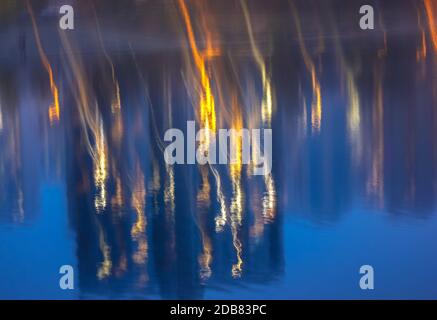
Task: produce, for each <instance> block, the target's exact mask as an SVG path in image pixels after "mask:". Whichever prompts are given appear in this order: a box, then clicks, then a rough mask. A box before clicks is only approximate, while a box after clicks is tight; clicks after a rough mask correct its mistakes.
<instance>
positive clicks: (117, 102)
mask: <svg viewBox="0 0 437 320" xmlns="http://www.w3.org/2000/svg"><path fill="white" fill-rule="evenodd" d="M92 7H93V11H94V18H95V20H96V26H97V34H98V38H99V41H100V45H101V47H102V51H103V54H104V56H105V58H106V61H107V62H108V64H109V66H110V68H111V77H112V84H113V86H114V91H115V92H114V96H113V98H112V101H111V110H112V112H113V113H116V112H119V111H120V110H121V99H120V86H119V84H118V80H117V77H116V75H115V68H114V63H113V62H112V59H111V57H110V56H109V54H108V52H107V51H106V48H105V45H104V43H103V38H102V33H101V31H100V23H99V19H98V17H97V12H96V9H95V7H94V5H93V6H92Z"/></svg>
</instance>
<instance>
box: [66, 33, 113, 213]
mask: <svg viewBox="0 0 437 320" xmlns="http://www.w3.org/2000/svg"><path fill="white" fill-rule="evenodd" d="M60 37H61V41H62V44H63V46H64V49H65V52H66V55H67V62H68V63H69V66H70V68H71V71H72V75H73V77H72V79H70V80H71V83H72V86H73V88H74V89H75V90H74V91H75V92H74V98H75V99H76V102H77V105H78V111H79V118H80V122H81V125H82V132H83V134H84V139H85V144H86V146H87V149H88V152H89V154H90V156H91V158H92V160H93V170H94V183H95V187H96V196H95V201H94V205H95V208H96V211H97V213H99V212H101V211H102V210H104V209H105V208H106V196H107V195H106V182H107V179H108V172H107V170H108V165H107V164H108V154H107V150H108V148H107V143H106V136H105V132H104V127H103V119H102V116H101V114H100V111H99V109H98V105H97V103H96V102H95V101H94V103H90V100H92V98H91V97H90V94H89V93H88V89H87V82H86V80H85V79H86V78H85V74H84V70H83V66H82V64H81V61H80V60H79V59H78V58H77V55H75V54H73V50H72V47H71V44H70V41H69V40H68V38H67V36H66V34H65V32H60ZM88 130H90V131H91V133H92V136H93V138H94V146H93V145H92V144H91V142H90V138H89V134H88Z"/></svg>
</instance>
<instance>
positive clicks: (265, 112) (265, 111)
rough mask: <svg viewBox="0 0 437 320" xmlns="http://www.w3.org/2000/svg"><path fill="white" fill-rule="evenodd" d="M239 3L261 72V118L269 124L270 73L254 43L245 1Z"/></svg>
mask: <svg viewBox="0 0 437 320" xmlns="http://www.w3.org/2000/svg"><path fill="white" fill-rule="evenodd" d="M240 3H241V7H242V9H243V14H244V20H245V22H246V28H247V32H248V34H249V40H250V46H251V49H252V54H253V57H254V59H255V61H256V64H257V66H258V68H259V70H260V73H261V79H262V87H263V96H262V102H261V118H262V120H263V122H264V123H266V124H268V125H270V121H271V118H272V113H273V93H272V85H271V79H270V75H269V74H268V72H267V67H266V64H265V62H264V58H263V56H262V54H261V52H260V50H259V48H258V46H257V44H256V41H255V37H254V36H253V30H252V22H251V20H250V14H249V10H248V8H247V5H246V2H245V1H244V0H241V1H240Z"/></svg>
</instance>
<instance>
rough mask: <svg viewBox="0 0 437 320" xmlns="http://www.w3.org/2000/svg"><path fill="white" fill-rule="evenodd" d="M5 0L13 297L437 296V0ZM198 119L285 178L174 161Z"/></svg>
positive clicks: (3, 129) (6, 254)
mask: <svg viewBox="0 0 437 320" xmlns="http://www.w3.org/2000/svg"><path fill="white" fill-rule="evenodd" d="M5 3H6V4H1V5H0V17H2V19H1V21H2V22H0V43H1V44H0V49H1V50H0V298H55V299H77V298H81V299H89V298H119V299H124V298H135V299H137V298H138V299H161V298H163V299H204V298H205V299H290V298H363V299H368V298H370V299H372V298H436V297H437V288H436V286H435V284H436V280H437V276H436V271H435V270H437V258H436V252H437V241H436V240H437V238H436V234H437V233H436V232H437V219H436V199H437V198H436V191H437V185H436V177H437V176H436V173H437V162H436V160H437V143H436V141H437V140H436V139H435V136H436V134H437V94H436V93H437V78H436V75H437V20H436V19H437V18H436V17H437V4H436V3H435V1H427V0H426V1H396V2H394V1H393V2H392V1H384V2H382V1H380V2H375V3H374V6H375V11H376V22H375V30H372V31H369V30H368V31H363V30H360V29H359V27H358V19H359V14H358V11H359V6H360V5H361V3H360V2H359V1H347V4H346V1H313V2H309V3H308V2H307V1H291V2H289V1H272V2H270V1H269V3H268V4H267V2H263V1H248V3H245V2H244V1H200V2H196V1H182V0H181V1H145V2H141V1H123V2H122V1H105V3H103V2H99V1H96V2H95V4H94V6H92V5H91V4H92V3H93V2H90V1H75V2H73V5H74V7H75V15H76V21H75V30H74V31H65V32H64V31H59V30H58V27H57V26H58V25H57V23H58V20H57V11H56V10H57V8H58V7H57V6H58V2H57V1H52V2H47V3H46V4H44V2H43V1H41V2H40V4H38V5H36V4H32V6H31V7H27V6H26V2H25V1H17V2H5ZM192 120H195V121H196V125H197V128H203V127H205V126H209V127H210V128H211V127H212V128H215V129H216V130H218V129H219V128H225V129H230V128H234V129H241V128H264V129H270V128H271V129H272V132H273V157H272V161H273V166H272V172H271V174H269V175H266V176H255V175H252V174H251V173H252V172H251V170H252V169H251V166H249V165H243V164H241V163H236V164H231V165H224V164H223V165H198V164H194V165H188V164H187V165H182V164H178V165H168V164H166V163H165V161H164V156H163V148H165V146H166V145H167V144H168V143H167V142H165V141H164V133H165V131H166V130H167V129H169V128H180V129H181V130H182V131H183V132H184V133H185V132H186V124H187V121H192ZM238 148H241V145H240V146H237V149H238ZM365 264H369V265H372V266H373V267H374V270H375V289H374V290H372V291H369V290H361V289H360V287H359V280H360V274H359V269H360V266H362V265H365ZM62 265H71V266H73V268H74V271H75V273H74V276H75V289H74V290H61V289H60V288H59V279H60V277H61V275H60V274H59V268H60V266H62Z"/></svg>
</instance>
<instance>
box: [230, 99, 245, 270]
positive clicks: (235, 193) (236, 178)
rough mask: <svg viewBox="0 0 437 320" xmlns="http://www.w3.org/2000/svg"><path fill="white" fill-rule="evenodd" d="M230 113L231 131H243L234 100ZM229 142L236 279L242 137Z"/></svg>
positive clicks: (240, 263) (239, 253)
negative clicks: (232, 146) (231, 148)
mask: <svg viewBox="0 0 437 320" xmlns="http://www.w3.org/2000/svg"><path fill="white" fill-rule="evenodd" d="M232 111H233V119H232V129H235V130H236V132H240V130H242V129H243V117H242V114H241V109H240V108H239V106H238V105H237V103H236V98H235V97H234V99H233V100H232ZM230 140H231V142H233V143H235V144H236V146H234V148H233V150H235V151H236V153H237V154H236V155H235V159H234V160H236V161H234V162H233V163H232V162H231V163H230V165H229V172H230V176H231V182H232V199H231V207H230V214H231V216H230V220H231V232H232V242H233V245H234V248H235V250H236V254H237V263H235V264H234V265H233V266H232V276H233V277H234V278H238V277H240V276H241V273H242V271H243V269H242V268H243V259H242V252H243V246H242V244H241V241H240V239H239V232H238V231H239V228H240V227H241V223H242V219H243V218H242V214H243V191H242V187H241V169H242V165H243V159H242V148H243V137H242V136H238V135H237V136H236V137H234V139H230Z"/></svg>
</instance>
